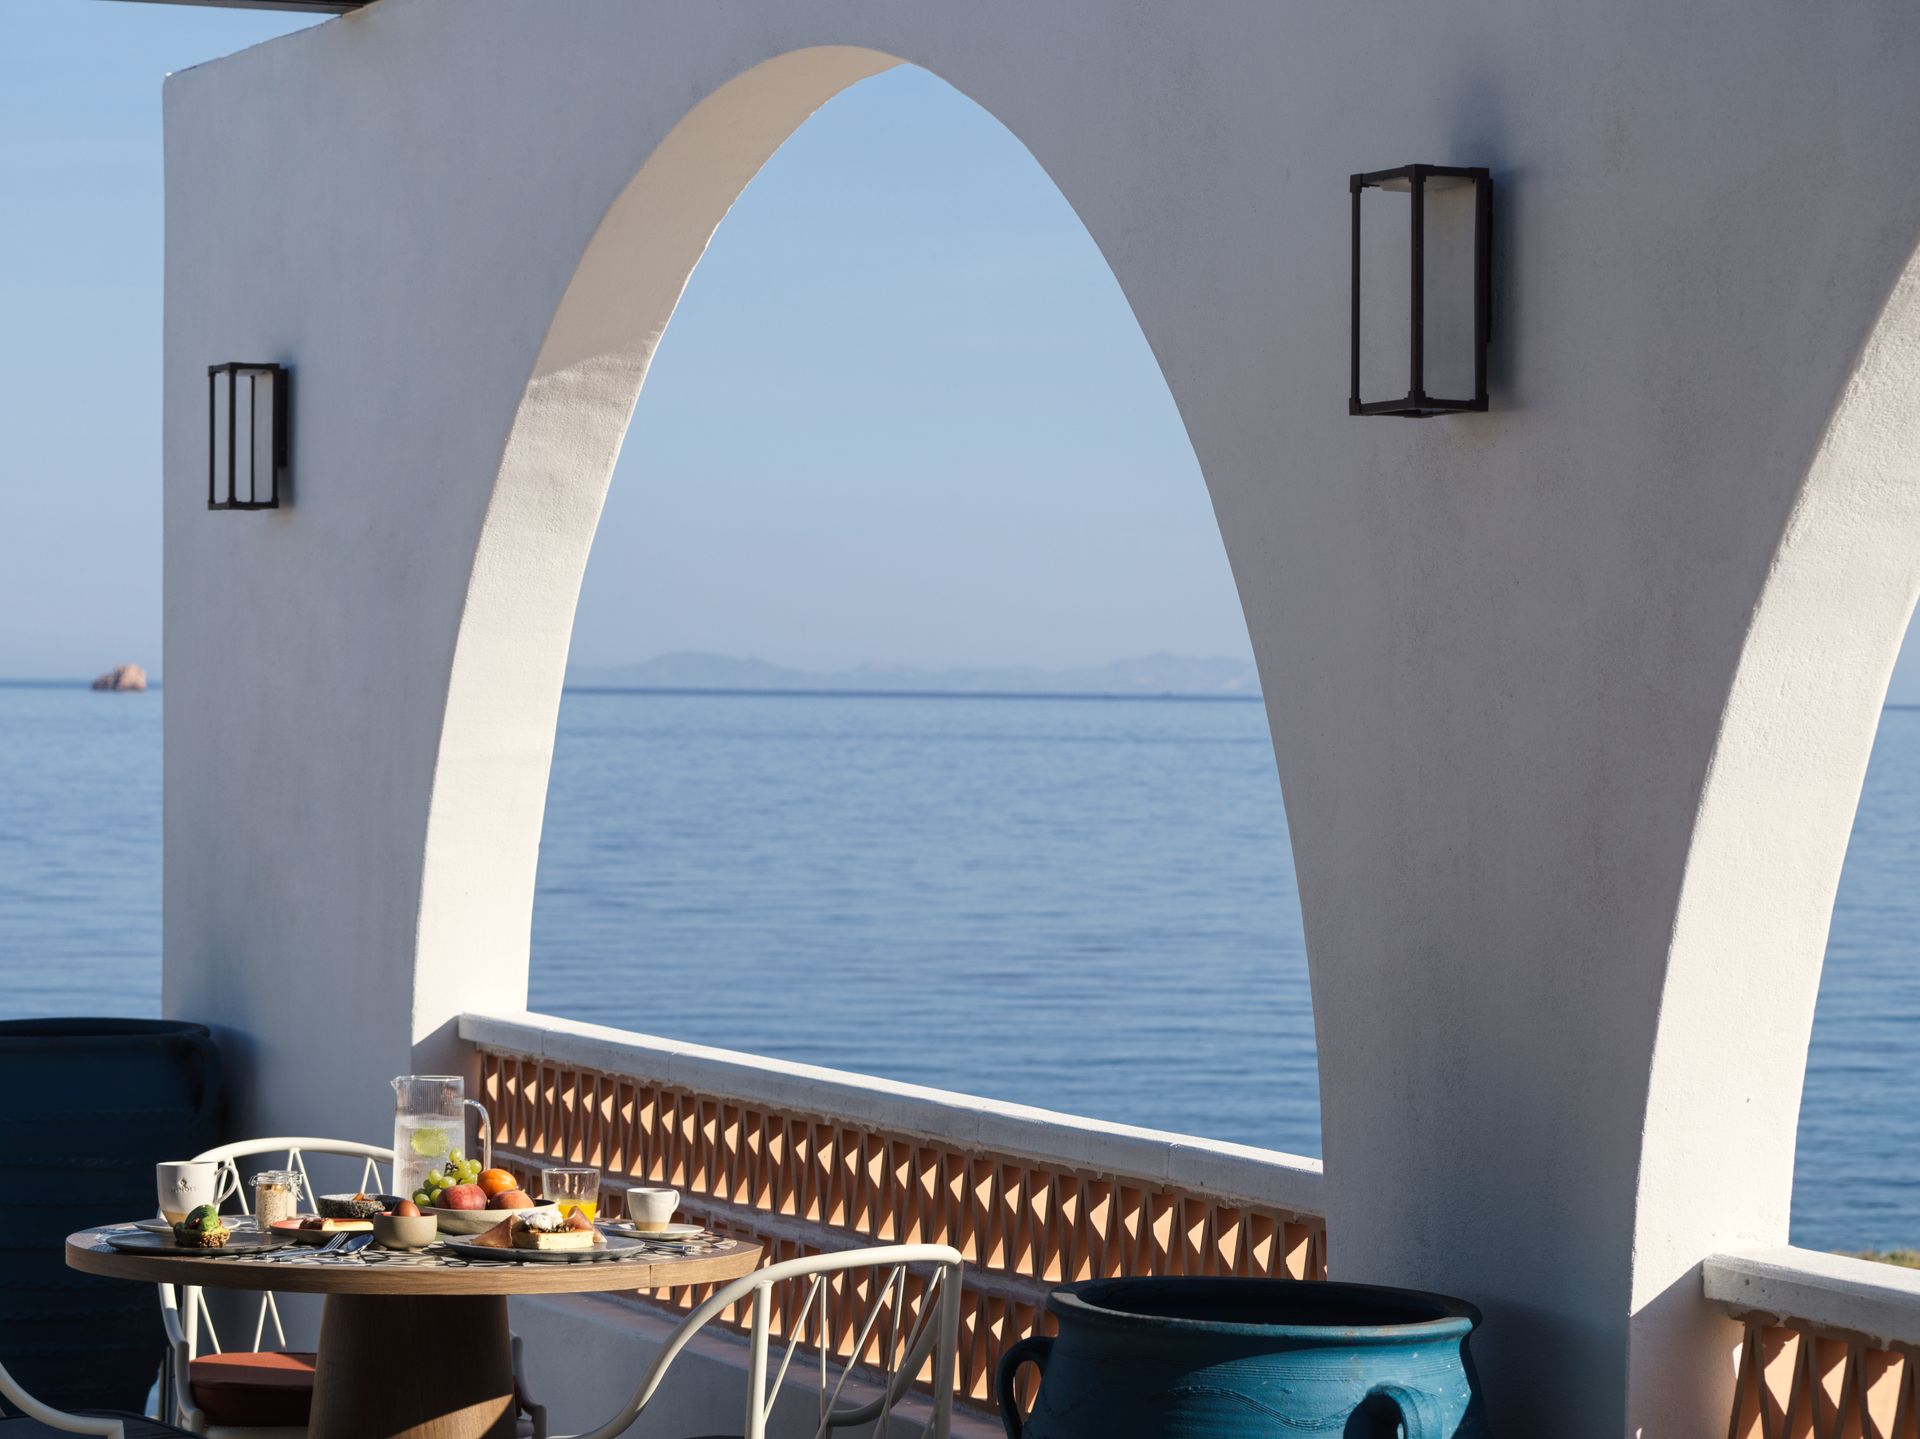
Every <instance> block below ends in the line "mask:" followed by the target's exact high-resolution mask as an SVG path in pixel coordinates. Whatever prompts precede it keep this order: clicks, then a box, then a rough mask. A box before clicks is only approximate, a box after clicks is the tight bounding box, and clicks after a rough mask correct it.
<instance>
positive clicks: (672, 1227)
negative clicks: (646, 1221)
mask: <svg viewBox="0 0 1920 1439" xmlns="http://www.w3.org/2000/svg"><path fill="white" fill-rule="evenodd" d="M600 1227H601V1228H602V1229H604V1230H606V1231H607V1232H608V1233H610V1234H624V1235H626V1237H627V1238H629V1239H652V1240H657V1241H659V1242H660V1243H662V1244H685V1243H686V1242H687V1241H688V1240H689V1239H699V1238H701V1237H702V1236H703V1235H705V1234H706V1232H707V1231H706V1228H705V1226H703V1225H699V1224H669V1225H666V1226H665V1227H663V1228H660V1229H641V1228H639V1227H638V1226H636V1225H635V1224H634V1223H633V1222H632V1221H631V1220H626V1219H609V1220H607V1221H606V1222H605V1223H604V1224H602V1225H601V1226H600Z"/></svg>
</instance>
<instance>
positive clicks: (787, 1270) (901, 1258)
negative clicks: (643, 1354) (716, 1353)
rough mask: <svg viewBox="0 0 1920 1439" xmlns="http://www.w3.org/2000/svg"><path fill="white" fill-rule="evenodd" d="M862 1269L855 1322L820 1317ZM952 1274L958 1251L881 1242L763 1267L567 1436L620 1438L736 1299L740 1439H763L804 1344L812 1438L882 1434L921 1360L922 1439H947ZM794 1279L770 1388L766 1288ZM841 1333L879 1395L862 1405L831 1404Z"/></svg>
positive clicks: (770, 1303) (954, 1355) (728, 1289)
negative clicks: (914, 1286) (913, 1288)
mask: <svg viewBox="0 0 1920 1439" xmlns="http://www.w3.org/2000/svg"><path fill="white" fill-rule="evenodd" d="M921 1266H924V1267H926V1268H927V1269H929V1270H930V1271H931V1272H930V1273H929V1274H928V1275H927V1278H926V1279H925V1281H924V1283H923V1284H921V1285H920V1286H919V1313H918V1314H917V1315H912V1314H909V1312H908V1310H909V1307H910V1304H911V1299H912V1297H911V1296H910V1294H909V1287H910V1283H911V1281H910V1277H909V1270H910V1269H911V1268H914V1267H921ZM862 1269H864V1270H869V1271H872V1272H873V1273H874V1274H875V1275H877V1276H880V1277H879V1280H878V1283H875V1284H871V1285H870V1286H868V1288H867V1291H866V1294H865V1296H864V1298H865V1301H866V1306H867V1307H866V1312H865V1314H864V1315H859V1314H857V1313H855V1314H852V1315H849V1314H845V1313H843V1314H842V1316H841V1319H842V1322H841V1323H840V1324H839V1325H836V1324H835V1323H834V1320H833V1316H832V1315H831V1314H830V1312H829V1309H830V1305H831V1303H832V1299H833V1292H834V1289H835V1288H836V1287H837V1286H836V1284H835V1283H834V1280H835V1278H836V1277H837V1276H848V1278H851V1271H855V1270H862ZM960 1275H961V1258H960V1253H959V1251H958V1250H955V1249H950V1248H948V1247H947V1246H946V1245H944V1244H895V1245H884V1246H881V1247H878V1248H873V1249H852V1250H847V1251H844V1252H842V1253H839V1254H816V1255H809V1256H807V1257H805V1258H801V1259H789V1260H786V1261H785V1262H783V1263H780V1264H770V1265H768V1266H766V1267H765V1268H764V1269H759V1270H756V1271H755V1272H754V1273H752V1274H749V1275H747V1276H746V1277H745V1278H743V1279H736V1280H735V1281H734V1282H733V1283H731V1284H728V1285H726V1286H725V1287H724V1288H722V1289H720V1290H718V1291H717V1292H716V1293H715V1294H714V1295H713V1297H712V1298H710V1299H708V1300H707V1301H706V1302H705V1303H704V1304H702V1305H700V1306H699V1307H698V1308H697V1309H695V1310H694V1311H693V1312H692V1313H690V1314H689V1315H687V1317H686V1318H685V1319H684V1320H682V1321H681V1323H680V1326H679V1327H678V1328H677V1329H675V1330H674V1332H673V1335H672V1337H671V1338H670V1339H669V1340H668V1341H667V1344H666V1347H665V1348H663V1349H662V1350H661V1351H660V1354H659V1357H657V1358H656V1359H655V1360H654V1361H653V1363H652V1365H650V1366H649V1367H648V1369H647V1373H646V1377H645V1378H644V1379H642V1380H641V1382H640V1387H639V1389H637V1390H636V1391H635V1392H634V1396H633V1398H632V1399H630V1400H628V1401H627V1405H626V1407H625V1408H624V1409H622V1410H621V1411H620V1412H619V1413H618V1414H616V1415H614V1417H613V1418H611V1419H609V1420H608V1421H607V1422H606V1423H605V1424H602V1425H601V1426H600V1427H599V1428H598V1429H592V1430H589V1431H587V1432H586V1433H583V1434H578V1435H573V1436H570V1439H616V1436H618V1435H621V1434H625V1433H626V1432H627V1430H628V1429H629V1428H631V1427H632V1426H633V1424H634V1423H635V1421H636V1420H638V1419H639V1417H640V1416H641V1414H642V1413H644V1412H645V1410H646V1407H647V1405H648V1404H649V1403H650V1402H651V1401H652V1399H653V1397H654V1395H655V1394H656V1393H657V1392H658V1391H659V1388H660V1384H661V1381H662V1380H663V1379H664V1378H665V1377H666V1374H667V1370H668V1369H669V1368H670V1367H671V1366H672V1364H673V1361H674V1359H675V1357H676V1356H678V1355H679V1353H680V1352H681V1351H682V1350H683V1349H685V1348H686V1347H687V1345H688V1343H689V1342H690V1341H691V1340H692V1339H693V1337H694V1335H696V1334H697V1333H699V1332H700V1330H701V1329H703V1328H705V1327H706V1325H707V1324H708V1323H710V1322H711V1321H712V1320H713V1319H715V1318H717V1317H718V1316H720V1315H722V1314H725V1313H726V1312H727V1311H728V1310H730V1309H732V1308H733V1307H734V1306H735V1305H736V1304H739V1303H741V1302H742V1301H748V1302H750V1303H751V1306H752V1315H751V1328H750V1330H749V1345H750V1347H749V1349H748V1353H747V1402H746V1427H745V1429H744V1430H743V1431H742V1434H743V1436H744V1439H766V1433H767V1424H768V1422H769V1421H770V1420H771V1419H772V1417H773V1410H774V1404H775V1402H776V1401H777V1400H778V1398H779V1396H780V1387H781V1385H782V1384H783V1383H784V1382H785V1380H786V1377H787V1374H788V1371H789V1370H791V1369H792V1367H793V1360H794V1355H795V1353H796V1352H797V1351H798V1350H799V1348H800V1346H801V1345H802V1344H803V1343H811V1346H812V1347H813V1348H815V1349H816V1350H817V1351H818V1355H817V1357H818V1364H819V1380H820V1393H819V1411H818V1427H817V1428H816V1429H815V1430H814V1439H822V1436H824V1435H825V1434H826V1433H827V1432H828V1431H829V1430H835V1429H854V1428H858V1427H859V1426H862V1425H866V1424H871V1425H872V1426H873V1429H872V1431H871V1432H872V1434H873V1435H874V1436H875V1439H879V1436H883V1435H885V1434H886V1433H887V1428H888V1423H889V1421H890V1420H891V1419H892V1418H893V1417H894V1414H895V1409H896V1406H897V1405H898V1404H899V1401H900V1400H901V1398H902V1397H903V1396H905V1395H906V1394H907V1393H908V1391H909V1390H911V1389H912V1388H913V1383H914V1380H915V1379H916V1378H917V1377H918V1376H919V1374H920V1372H921V1371H922V1370H923V1369H924V1368H926V1366H927V1363H928V1361H929V1359H931V1361H932V1366H933V1370H932V1374H931V1375H930V1378H931V1380H932V1395H931V1410H932V1413H931V1415H930V1417H929V1419H928V1421H927V1423H926V1426H925V1427H924V1429H923V1430H922V1433H923V1434H924V1435H925V1436H926V1439H948V1434H949V1431H950V1430H951V1427H952V1423H953V1379H954V1366H955V1364H956V1363H957V1362H958V1350H959V1337H960ZM802 1282H804V1283H805V1284H806V1286H807V1288H806V1294H805V1297H804V1299H802V1300H801V1302H800V1304H799V1307H798V1309H797V1310H796V1311H795V1312H794V1314H793V1317H792V1318H791V1319H790V1320H789V1321H788V1322H787V1352H786V1355H785V1357H784V1358H783V1359H782V1360H781V1361H780V1367H779V1370H778V1371H777V1372H776V1373H775V1374H774V1375H773V1377H772V1381H771V1383H769V1381H768V1376H767V1368H768V1349H769V1336H770V1332H771V1326H772V1322H773V1315H774V1294H775V1290H776V1289H777V1288H778V1287H779V1286H780V1285H782V1284H786V1283H802ZM844 1287H845V1288H846V1289H847V1290H849V1291H851V1292H850V1293H848V1294H847V1295H846V1296H844V1297H845V1298H846V1299H848V1300H850V1301H852V1302H853V1304H854V1306H855V1308H856V1310H857V1308H858V1306H859V1303H860V1301H861V1299H862V1295H861V1294H860V1293H859V1289H858V1286H857V1285H855V1284H853V1283H846V1284H845V1286H844ZM809 1320H811V1325H810V1324H809ZM856 1324H857V1328H856V1327H855V1325H856ZM809 1329H811V1333H812V1339H811V1340H810V1341H809V1339H808V1334H809ZM845 1334H851V1335H852V1341H851V1343H850V1345H848V1346H847V1347H846V1350H845V1352H846V1353H848V1354H850V1355H852V1356H856V1357H858V1358H860V1359H863V1360H864V1361H865V1367H867V1368H868V1369H870V1370H877V1371H878V1377H879V1383H880V1392H879V1394H878V1395H877V1396H875V1397H874V1398H872V1399H870V1400H868V1401H866V1402H865V1403H862V1404H846V1405H842V1404H841V1403H840V1395H841V1391H842V1390H843V1389H844V1388H845V1386H846V1383H847V1379H848V1377H849V1376H850V1375H851V1374H852V1373H853V1372H854V1369H855V1368H856V1367H857V1366H856V1363H855V1359H853V1358H849V1359H847V1360H845V1361H844V1362H842V1361H838V1360H833V1359H831V1358H830V1356H831V1355H832V1354H833V1353H834V1352H835V1351H836V1348H837V1345H836V1342H835V1341H836V1339H837V1337H839V1336H841V1335H845ZM876 1361H877V1362H876ZM836 1365H841V1366H842V1367H840V1373H839V1378H838V1380H837V1381H835V1382H834V1383H833V1384H832V1386H831V1387H829V1385H828V1380H829V1378H830V1371H831V1370H832V1368H833V1367H835V1366H836ZM805 1367H807V1368H812V1367H813V1366H812V1365H807V1366H805ZM729 1439H731V1436H729Z"/></svg>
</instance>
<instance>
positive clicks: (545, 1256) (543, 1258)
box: [440, 1234, 659, 1264]
mask: <svg viewBox="0 0 1920 1439" xmlns="http://www.w3.org/2000/svg"><path fill="white" fill-rule="evenodd" d="M601 1237H602V1238H603V1239H605V1240H606V1243H604V1244H596V1245H594V1246H593V1248H591V1249H494V1248H491V1247H490V1246H488V1245H485V1244H475V1243H474V1242H473V1241H472V1240H471V1239H463V1238H461V1237H460V1236H459V1235H457V1234H455V1235H446V1234H443V1235H441V1236H440V1245H441V1247H442V1248H443V1249H445V1250H446V1251H447V1253H449V1254H457V1255H459V1256H460V1257H461V1258H462V1259H484V1260H489V1261H491V1262H493V1263H504V1264H606V1263H609V1262H611V1261H615V1260H620V1259H632V1258H635V1257H637V1256H639V1255H642V1254H657V1253H659V1250H658V1249H657V1248H655V1247H654V1246H653V1245H651V1244H642V1243H641V1242H640V1241H639V1240H637V1239H622V1238H620V1237H619V1236H618V1235H614V1234H607V1235H602V1236H601Z"/></svg>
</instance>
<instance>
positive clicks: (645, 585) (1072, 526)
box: [0, 0, 1920, 702]
mask: <svg viewBox="0 0 1920 1439" xmlns="http://www.w3.org/2000/svg"><path fill="white" fill-rule="evenodd" d="M3 23H4V26H5V28H4V30H0V34H4V35H5V37H6V41H7V54H8V58H9V62H10V64H9V79H8V83H7V85H6V86H4V87H0V194H4V195H5V196H6V197H7V202H6V204H5V205H4V206H0V396H4V397H5V398H4V401H0V403H4V404H5V406H6V409H5V410H4V411H0V427H3V432H4V434H5V436H6V443H5V446H4V448H3V449H0V676H16V677H17V676H76V675H89V674H92V673H94V672H96V671H98V670H100V669H103V668H105V667H106V666H108V665H109V664H113V663H118V662H121V661H124V660H135V661H140V662H143V663H146V664H148V665H150V666H153V667H156V668H158V667H160V666H159V663H158V662H159V659H160V655H159V644H160V639H159V636H160V624H159V595H160V542H159V502H158V484H159V475H158V452H159V431H160V417H159V405H158V397H159V388H160V387H159V355H160V314H161V294H160V279H161V268H160V262H161V163H160V122H159V95H160V79H161V76H162V75H163V74H164V73H165V72H166V71H168V70H171V69H179V68H182V67H184V66H187V65H191V64H195V63H198V62H199V61H202V60H205V59H209V58H212V57H214V56H217V55H220V54H224V53H227V52H229V51H232V50H236V49H239V48H241V47H243V46H245V45H249V44H252V43H255V42H257V41H259V40H263V39H266V38H268V37H270V36H273V35H276V34H280V33H283V32H285V31H287V30H290V29H294V28H298V27H299V26H300V25H301V24H305V23H311V22H310V21H307V20H303V19H298V18H290V17H286V16H278V15H271V14H253V13H249V12H243V11H222V10H206V9H194V8H187V7H175V6H165V5H142V4H116V3H110V0H66V3H55V4H48V5H38V6H31V7H25V6H21V7H14V10H13V11H12V12H11V13H9V14H8V15H7V17H6V19H5V21H4V22H3ZM209 522H210V523H219V522H222V521H217V520H210V521H209ZM227 522H230V521H227ZM1910 648H1911V647H1910ZM678 649H706V650H715V651H720V652H724V653H730V654H738V655H753V656H758V657H761V658H766V659H771V660H776V661H780V662H783V663H789V664H796V665H803V666H819V667H825V666H838V665H848V664H854V663H859V662H862V661H897V662H902V663H911V664H921V665H933V666H939V665H953V664H974V663H978V664H991V663H1022V662H1024V663H1037V664H1058V665H1065V664H1082V663H1097V662H1100V661H1103V660H1108V659H1113V658H1117V657H1120V656H1124V655H1134V654H1143V653H1148V652H1152V651H1159V650H1166V651H1172V652H1177V653H1185V654H1206V655H1243V654H1245V653H1246V650H1247V641H1246V632H1245V627H1244V624H1243V622H1242V620H1241V617H1240V613H1239V607H1238V604H1237V602H1236V600H1235V598H1234V594H1233V589H1232V583H1231V580H1230V577H1229V575H1228V572H1227V567H1226V561H1225V556H1224V554H1223V552H1222V550H1221V546H1220V541H1219V536H1218V533H1217V531H1216V530H1215V527H1214V524H1213V519H1212V514H1211V510H1210V508H1209V506H1208V504H1207V500H1206V496H1205V492H1204V488H1203V486H1202V484H1201V481H1200V477H1199V472H1198V469H1197V466H1196V465H1195V463H1194V459H1193V454H1192V451H1191V449H1190V448H1189V447H1188V445H1187V442H1186V438H1185V434H1184V432H1183V431H1182V429H1181V426H1180V421H1179V417H1178V415H1177V414H1176V412H1175V410H1174V407H1173V403H1172V400H1171V397H1170V396H1169V395H1168V393H1167V391H1166V387H1165V385H1164V383H1163V382H1162V380H1161V378H1160V374H1159V371H1158V369H1157V367H1156V366H1155V364H1154V362H1153V359H1152V356H1151V354H1150V353H1149V352H1148V350H1147V347H1146V343H1145V341H1144V339H1143V338H1142V336H1141V335H1140V332H1139V329H1138V327H1137V326H1136V325H1135V324H1134V322H1133V319H1132V316H1131V314H1130V313H1129V312H1128V309H1127V306H1126V302H1125V300H1124V298H1123V297H1122V296H1121V294H1120V292H1119V288H1118V286H1117V285H1116V283H1115V282H1114V279H1113V276H1112V274H1111V273H1110V272H1109V271H1108V270H1107V268H1106V265H1105V263H1104V262H1103V261H1102V260H1101V258H1100V256H1099V254H1098V252H1097V251H1096V250H1095V248H1094V246H1093V244H1092V241H1091V240H1090V239H1089V238H1088V236H1087V235H1086V232H1085V231H1084V230H1083V229H1082V228H1081V227H1080V225H1079V222H1078V221H1077V220H1076V219H1075V218H1074V216H1073V214H1072V212H1071V210H1070V209H1069V208H1068V206H1067V204H1066V202H1065V200H1064V199H1063V198H1062V197H1061V196H1060V194H1059V192H1058V191H1056V190H1055V189H1054V188H1053V185H1052V183H1051V182H1050V181H1049V180H1048V179H1047V177H1046V176H1045V174H1044V173H1043V172H1042V171H1041V170H1040V169H1039V167H1038V166H1037V165H1036V164H1035V163H1034V161H1033V160H1032V158H1031V157H1030V156H1029V155H1028V154H1027V153H1026V152H1025V150H1024V149H1022V147H1021V146H1020V144H1019V143H1018V142H1017V141H1016V140H1015V139H1014V138H1013V137H1012V136H1011V135H1009V134H1008V133H1007V132H1006V131H1005V130H1004V129H1002V128H1001V127H1000V126H999V125H998V124H997V123H996V122H995V121H994V120H993V119H992V118H991V117H989V116H988V115H986V114H985V113H984V112H983V111H981V110H980V109H978V108H977V107H975V106H974V105H972V104H971V103H970V102H968V101H967V100H965V99H964V98H962V97H961V96H959V95H958V94H956V93H955V92H954V91H952V90H951V89H949V88H948V87H946V86H945V85H943V84H942V83H940V82H939V81H938V80H936V79H934V78H933V77H931V76H929V75H927V74H925V73H923V72H919V71H913V70H904V69H903V70H898V71H894V72H891V73H889V74H886V75H882V76H878V77H876V78H875V79H872V80H869V81H867V82H866V83H864V84H862V85H859V86H856V87H855V88H854V89H853V90H852V91H849V92H848V93H847V94H845V95H843V96H841V97H840V98H839V99H837V100H835V101H834V102H833V103H832V104H830V105H828V106H827V107H826V108H825V109H824V110H822V111H821V112H820V114H819V115H817V116H816V117H815V118H814V119H813V120H811V121H810V122H808V124H806V125H805V126H803V127H802V128H801V130H800V131H799V132H798V133H797V134H796V135H795V136H794V138H793V139H792V140H791V141H789V142H788V144H787V146H786V147H785V148H783V149H782V150H781V151H780V153H779V154H778V155H776V156H775V157H774V159H773V161H772V162H771V163H770V164H769V165H768V167H767V169H766V170H765V171H764V172H763V173H762V174H761V176H760V177H759V178H758V179H757V180H755V181H754V183H753V185H752V186H750V187H749V189H748V191H747V193H746V194H745V196H743V197H742V199H741V201H740V203H739V204H738V205H737V206H736V207H735V208H734V211H733V213H732V214H731V215H730V216H729V217H728V219H727V220H726V222H725V223H724V224H723V225H722V226H721V227H720V230H719V232H718V233H717V234H716V236H715V237H714V241H713V244H712V247H711V248H710V250H709V252H708V254H707V257H706V259H705V260H704V261H703V262H702V264H701V266H700V268H699V270H698V271H697V272H696V273H695V275H694V278H693V282H692V284H691V285H690V287H689V289H688V292H687V295H686V297H685V299H684V301H683V302H682V305H681V308H680V311H679V312H678V313H677V314H676V316H675V318H674V320H673V323H672V325H671V326H670V327H669V329H668V331H667V334H666V337H665V339H664V341H663V342H662V345H661V348H660V353H659V355H658V357H657V359H656V361H655V365H654V370H653V373H652V375H651V376H650V378H649V380H648V382H647V386H646V389H645V391H644V392H643V394H642V396H641V399H640V403H639V406H638V408H637V410H636V412H635V416H634V424H633V428H632V430H631V431H630V433H629V435H628V440H627V445H626V449H625V451H624V452H623V454H622V456H621V460H620V464H619V467H618V470H617V472H616V474H615V476H614V484H613V489H612V493H611V496H610V498H609V501H608V505H607V512H606V517H605V520H604V522H603V524H602V527H601V532H600V535H599V538H598V540H597V541H596V544H595V549H594V557H593V561H592V563H591V565H590V566H589V568H588V573H587V581H586V587H585V590H584V593H583V595H582V601H581V610H580V618H579V621H578V624H577V627H576V631H575V643H574V658H575V660H576V661H577V662H579V663H583V664H589V665H600V664H617V663H621V662H624V661H628V660H634V659H643V658H646V657H648V656H650V655H653V654H657V653H661V652H665V651H669V650H678ZM1893 697H1894V698H1895V699H1897V700H1904V701H1908V702H1920V658H1915V656H1914V655H1911V654H1910V655H1909V656H1907V657H1905V658H1903V661H1902V664H1901V668H1900V673H1899V674H1898V675H1896V678H1895V682H1894V692H1893Z"/></svg>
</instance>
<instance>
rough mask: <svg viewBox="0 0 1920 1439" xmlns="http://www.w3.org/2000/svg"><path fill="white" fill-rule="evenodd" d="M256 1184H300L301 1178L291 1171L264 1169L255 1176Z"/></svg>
mask: <svg viewBox="0 0 1920 1439" xmlns="http://www.w3.org/2000/svg"><path fill="white" fill-rule="evenodd" d="M252 1182H253V1183H254V1184H256V1185H260V1184H288V1185H292V1184H298V1183H299V1182H300V1176H299V1175H298V1174H296V1173H294V1172H293V1171H292V1170H291V1169H263V1170H261V1171H260V1172H259V1173H258V1174H256V1175H254V1176H253V1181H252Z"/></svg>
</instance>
